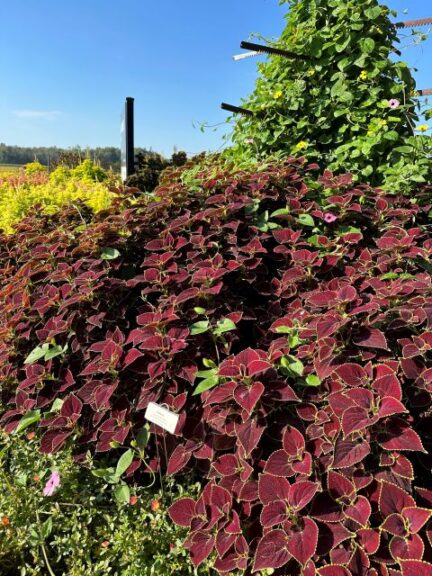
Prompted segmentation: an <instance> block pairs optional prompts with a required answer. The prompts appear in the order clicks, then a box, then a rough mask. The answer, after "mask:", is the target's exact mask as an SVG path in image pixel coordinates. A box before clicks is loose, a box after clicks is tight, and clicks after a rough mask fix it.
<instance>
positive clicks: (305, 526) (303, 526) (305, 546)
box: [287, 516, 318, 566]
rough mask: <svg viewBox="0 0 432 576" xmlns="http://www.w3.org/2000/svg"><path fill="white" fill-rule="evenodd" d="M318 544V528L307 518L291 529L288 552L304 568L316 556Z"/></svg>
mask: <svg viewBox="0 0 432 576" xmlns="http://www.w3.org/2000/svg"><path fill="white" fill-rule="evenodd" d="M317 544H318V526H317V525H316V524H315V522H314V521H313V520H312V519H311V518H308V517H307V516H305V517H304V518H302V520H301V521H300V523H299V524H298V525H297V526H295V527H293V528H291V530H290V532H289V540H288V546H287V549H288V552H289V553H290V554H291V555H292V556H293V558H295V559H296V560H297V562H299V564H301V565H302V566H304V565H305V564H306V562H307V561H308V560H310V559H311V558H312V556H313V555H314V554H315V551H316V547H317Z"/></svg>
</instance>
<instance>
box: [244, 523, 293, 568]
mask: <svg viewBox="0 0 432 576" xmlns="http://www.w3.org/2000/svg"><path fill="white" fill-rule="evenodd" d="M288 542H289V539H288V536H287V535H286V533H285V532H284V531H283V530H272V531H271V532H268V533H267V534H266V535H265V536H263V537H262V538H261V539H260V541H259V542H258V546H257V549H256V552H255V559H254V564H253V569H252V571H253V572H258V571H259V570H266V569H269V568H270V569H271V568H272V569H274V570H276V569H277V568H281V567H282V566H285V564H286V563H287V562H288V561H289V559H290V558H291V554H290V553H289V552H288Z"/></svg>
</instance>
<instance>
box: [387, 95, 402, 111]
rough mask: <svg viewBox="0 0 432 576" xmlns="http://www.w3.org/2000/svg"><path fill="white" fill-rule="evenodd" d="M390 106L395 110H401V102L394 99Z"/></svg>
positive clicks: (390, 101)
mask: <svg viewBox="0 0 432 576" xmlns="http://www.w3.org/2000/svg"><path fill="white" fill-rule="evenodd" d="M388 105H389V107H390V108H392V109H393V110H395V109H396V108H399V106H400V102H399V100H397V99H396V98H392V99H391V100H389V101H388Z"/></svg>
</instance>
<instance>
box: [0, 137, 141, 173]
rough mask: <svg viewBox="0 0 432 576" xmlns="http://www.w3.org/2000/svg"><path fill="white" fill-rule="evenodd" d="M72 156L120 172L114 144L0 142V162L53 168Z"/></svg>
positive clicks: (139, 151) (118, 157)
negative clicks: (68, 144)
mask: <svg viewBox="0 0 432 576" xmlns="http://www.w3.org/2000/svg"><path fill="white" fill-rule="evenodd" d="M135 153H136V154H141V155H143V156H145V155H147V154H151V151H149V150H146V149H145V148H136V149H135ZM72 157H75V158H77V159H79V160H80V161H83V160H85V159H86V158H90V159H91V160H92V161H93V162H95V163H96V164H99V165H100V166H101V167H102V168H105V169H106V170H108V169H109V168H112V170H114V171H115V172H120V148H116V147H115V146H105V147H101V148H80V147H79V146H76V147H73V148H58V147H57V146H48V147H46V146H36V147H33V146H32V147H30V146H8V145H7V144H4V143H0V164H28V163H29V162H35V161H37V162H40V163H41V164H44V165H45V166H47V167H48V168H55V167H56V166H57V165H58V164H59V163H63V162H62V159H65V158H72Z"/></svg>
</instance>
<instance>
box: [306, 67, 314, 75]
mask: <svg viewBox="0 0 432 576" xmlns="http://www.w3.org/2000/svg"><path fill="white" fill-rule="evenodd" d="M315 74H316V70H314V69H313V68H311V69H310V70H308V71H307V75H308V76H315Z"/></svg>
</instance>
